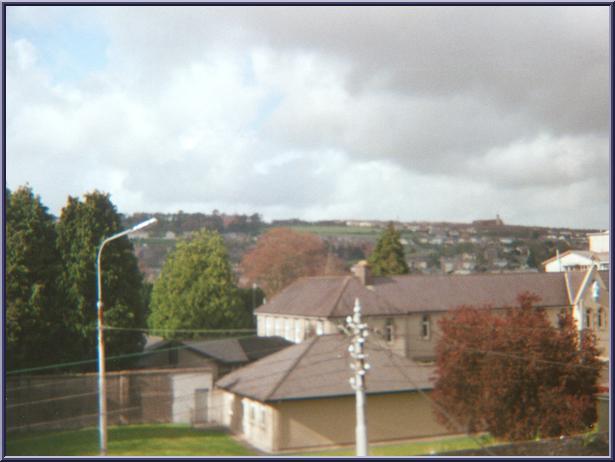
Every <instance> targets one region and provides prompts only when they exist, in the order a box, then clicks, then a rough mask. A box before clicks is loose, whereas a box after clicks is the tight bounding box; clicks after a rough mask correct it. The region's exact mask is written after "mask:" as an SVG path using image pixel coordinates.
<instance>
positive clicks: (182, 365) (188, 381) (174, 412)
mask: <svg viewBox="0 0 615 462" xmlns="http://www.w3.org/2000/svg"><path fill="white" fill-rule="evenodd" d="M289 345H292V343H291V342H289V341H288V340H285V339H283V338H280V337H256V336H250V337H241V338H226V339H219V340H200V341H198V340H197V341H178V340H163V339H161V338H159V337H158V338H151V337H150V338H149V339H148V344H146V346H145V353H146V354H145V355H144V356H143V357H141V358H140V359H139V362H138V363H137V368H139V369H148V370H150V371H157V372H159V373H163V372H166V373H167V376H168V379H167V381H168V382H169V383H168V386H167V388H166V389H165V393H167V394H168V397H167V398H165V399H162V398H160V404H159V407H161V408H168V410H169V411H168V413H167V414H168V415H169V416H170V417H169V418H170V421H171V422H174V423H199V424H207V423H211V422H212V420H213V415H214V414H213V405H214V403H213V398H212V396H213V395H212V391H213V388H214V386H213V385H214V382H215V381H216V379H218V378H219V377H221V376H223V375H225V374H227V373H228V372H230V371H231V370H234V369H237V368H239V367H241V366H243V365H245V364H248V363H250V362H254V361H256V360H258V359H261V358H263V357H265V356H267V355H269V354H272V353H275V352H277V351H280V350H281V349H283V348H286V347H287V346H289ZM180 372H181V373H180ZM160 396H162V395H160ZM165 396H166V395H165Z"/></svg>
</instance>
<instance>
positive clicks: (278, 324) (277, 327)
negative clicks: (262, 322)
mask: <svg viewBox="0 0 615 462" xmlns="http://www.w3.org/2000/svg"><path fill="white" fill-rule="evenodd" d="M273 335H277V336H278V337H281V336H282V320H281V319H280V318H275V321H274V331H273Z"/></svg>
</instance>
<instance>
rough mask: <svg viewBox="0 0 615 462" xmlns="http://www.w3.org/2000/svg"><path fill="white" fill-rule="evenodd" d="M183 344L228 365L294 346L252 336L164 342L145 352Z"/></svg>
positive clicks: (148, 346)
mask: <svg viewBox="0 0 615 462" xmlns="http://www.w3.org/2000/svg"><path fill="white" fill-rule="evenodd" d="M182 344H183V345H185V346H186V348H187V349H189V350H191V351H194V352H195V353H198V354H200V355H204V356H208V357H210V358H213V359H214V360H216V361H219V362H222V363H227V364H232V363H246V362H249V361H255V360H257V359H260V358H263V357H265V356H267V355H269V354H272V353H275V352H277V351H280V350H281V349H283V348H286V347H287V346H289V345H293V343H292V342H290V341H288V340H286V339H284V338H282V337H256V336H250V337H241V338H225V339H219V340H184V341H179V340H163V341H158V342H155V343H152V344H150V345H147V346H146V347H145V350H147V351H152V350H156V349H159V348H163V347H168V346H173V345H182Z"/></svg>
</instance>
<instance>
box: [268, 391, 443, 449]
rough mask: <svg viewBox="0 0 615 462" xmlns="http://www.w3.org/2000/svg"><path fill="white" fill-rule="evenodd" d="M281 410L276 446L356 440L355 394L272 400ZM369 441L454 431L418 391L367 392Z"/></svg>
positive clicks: (330, 443) (317, 445) (325, 443)
mask: <svg viewBox="0 0 615 462" xmlns="http://www.w3.org/2000/svg"><path fill="white" fill-rule="evenodd" d="M271 407H272V408H274V409H275V411H276V412H277V414H278V417H277V418H278V420H279V424H278V425H279V431H278V435H277V438H276V441H275V445H274V447H275V448H276V449H277V450H288V449H303V448H314V447H326V446H334V445H341V444H352V443H354V441H355V425H354V422H355V399H354V396H347V397H340V398H326V399H314V400H297V401H295V400H291V401H282V402H279V403H272V405H271ZM366 415H367V436H368V441H369V442H370V443H374V442H384V441H393V440H401V439H412V438H418V437H431V436H437V435H444V434H449V433H451V432H450V431H449V430H447V429H446V428H445V427H444V426H442V425H441V424H439V423H438V422H437V421H436V420H435V417H434V415H433V413H432V409H431V402H430V401H429V400H428V398H426V397H425V396H424V395H423V394H420V393H417V392H404V393H391V394H383V395H368V397H367V412H366Z"/></svg>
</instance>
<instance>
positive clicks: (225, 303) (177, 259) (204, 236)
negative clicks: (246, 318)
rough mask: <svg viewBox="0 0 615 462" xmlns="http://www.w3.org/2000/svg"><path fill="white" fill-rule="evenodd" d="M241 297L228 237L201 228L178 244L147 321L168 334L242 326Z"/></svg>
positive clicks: (157, 285) (164, 270)
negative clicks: (183, 330)
mask: <svg viewBox="0 0 615 462" xmlns="http://www.w3.org/2000/svg"><path fill="white" fill-rule="evenodd" d="M242 322H243V318H242V313H241V310H240V300H239V295H238V292H237V288H236V286H235V281H234V276H233V272H232V270H231V265H230V263H229V260H228V253H227V250H226V247H225V246H224V241H223V240H222V238H221V237H220V235H219V234H218V233H217V232H215V231H208V230H202V231H200V232H198V233H196V234H195V235H193V237H192V238H191V239H190V240H181V241H179V242H178V244H177V246H176V247H175V250H174V251H173V252H172V253H171V254H170V255H169V256H168V257H167V260H166V261H165V263H164V265H163V267H162V271H161V273H160V277H159V278H158V279H157V280H156V282H155V283H154V288H153V291H152V298H151V307H150V314H149V317H148V325H149V327H150V329H152V330H154V331H156V330H158V331H159V332H160V334H161V335H164V336H165V337H166V338H178V337H183V338H189V337H195V336H197V335H198V333H189V332H188V333H185V332H180V331H179V330H180V329H223V328H230V327H237V326H241V324H242Z"/></svg>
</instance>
